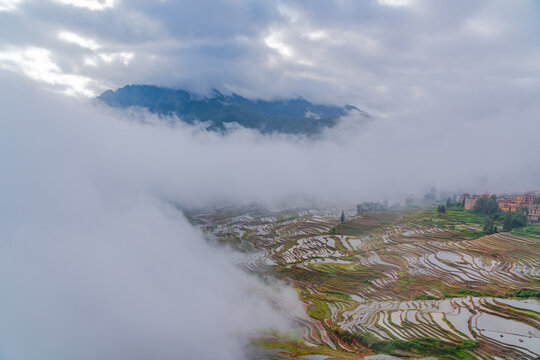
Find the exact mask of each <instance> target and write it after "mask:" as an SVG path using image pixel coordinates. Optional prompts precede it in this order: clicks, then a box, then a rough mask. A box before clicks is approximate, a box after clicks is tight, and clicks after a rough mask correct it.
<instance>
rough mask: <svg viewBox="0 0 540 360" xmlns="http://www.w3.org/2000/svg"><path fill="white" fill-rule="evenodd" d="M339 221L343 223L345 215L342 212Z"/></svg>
mask: <svg viewBox="0 0 540 360" xmlns="http://www.w3.org/2000/svg"><path fill="white" fill-rule="evenodd" d="M339 219H340V220H341V222H345V213H344V212H343V211H342V212H341V217H340V218H339Z"/></svg>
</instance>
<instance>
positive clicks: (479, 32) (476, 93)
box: [0, 0, 540, 360]
mask: <svg viewBox="0 0 540 360" xmlns="http://www.w3.org/2000/svg"><path fill="white" fill-rule="evenodd" d="M539 34H540V3H539V2H538V1H532V0H531V1H525V0H523V1H521V0H520V1H516V0H507V1H498V0H486V1H474V0H463V1H447V0H445V1H442V0H441V1H432V0H430V1H422V0H366V1H358V0H350V1H349V0H336V1H322V0H321V1H316V0H309V1H308V0H306V1H296V0H290V1H283V2H280V1H274V0H264V1H242V0H222V1H172V0H161V1H148V0H133V1H127V0H101V1H99V0H0V173H1V174H2V176H0V290H1V291H2V296H0V308H1V309H2V311H0V357H2V358H6V359H8V360H34V359H45V360H48V359H55V360H59V359H98V358H99V359H115V360H118V359H134V358H145V359H146V358H148V359H150V358H152V359H169V358H178V354H179V353H183V354H187V355H190V356H186V358H201V359H216V358H224V359H238V358H241V357H242V345H243V342H242V341H241V340H240V338H241V337H242V336H241V335H243V334H253V333H254V332H256V331H257V330H259V329H267V328H269V327H273V328H285V329H287V328H288V327H287V325H288V324H287V323H286V321H285V320H284V319H282V318H281V317H280V316H279V314H278V313H277V312H276V310H275V309H274V308H273V307H272V306H271V304H272V305H275V304H280V303H282V304H281V305H280V306H282V307H283V308H291V307H294V306H297V305H298V303H297V302H296V301H295V296H294V293H293V292H291V291H290V290H287V289H281V290H280V291H276V289H275V288H273V287H271V288H268V286H265V285H262V284H261V283H260V282H259V281H258V280H256V279H254V278H253V277H250V276H247V275H246V274H245V273H244V272H242V271H241V270H239V269H238V268H237V267H235V266H234V265H232V263H233V261H232V260H231V258H230V255H227V254H224V252H223V249H219V250H216V249H214V248H211V247H208V246H207V245H206V243H205V241H204V240H203V236H202V234H201V233H200V232H198V231H197V230H196V229H194V228H193V227H192V226H191V225H190V224H189V223H188V222H187V221H186V220H185V219H184V217H183V215H182V213H181V212H180V211H178V210H177V209H176V208H173V207H171V205H170V204H171V203H174V204H177V205H180V206H181V207H183V208H185V207H200V206H212V205H215V204H216V203H224V202H226V203H233V204H234V203H241V204H246V203H251V202H253V201H257V202H259V203H262V204H267V205H271V206H287V205H308V204H312V203H314V202H315V203H317V202H320V203H321V204H331V205H333V206H337V205H339V206H343V207H344V208H347V207H349V208H353V207H354V205H355V204H356V203H358V202H361V201H367V200H383V199H385V198H387V199H389V200H390V201H391V202H393V201H399V200H403V199H404V198H405V197H407V196H410V195H420V196H421V195H423V194H424V193H425V192H426V191H427V190H428V189H429V188H430V187H431V186H436V187H437V188H438V189H440V190H448V191H456V192H460V191H463V192H465V191H466V192H472V193H474V192H483V191H493V192H505V191H524V190H531V189H536V190H538V189H540V160H539V154H540V149H539V146H538V145H539V143H540V141H539V133H540V125H539V119H540V102H539V101H538V99H539V97H540V35H539ZM132 83H145V84H156V85H163V86H170V87H178V88H187V89H191V90H194V91H198V92H205V91H208V90H209V89H210V88H212V87H214V88H218V89H219V90H222V91H234V92H238V93H240V94H242V95H246V96H248V97H262V98H274V97H280V98H283V97H289V96H296V95H302V96H304V97H306V98H308V99H309V100H312V101H315V102H319V103H328V104H339V105H342V104H345V103H349V104H353V105H356V106H358V107H359V108H361V109H363V110H366V111H368V112H369V113H370V114H371V115H372V117H371V119H370V120H369V121H359V120H358V119H356V118H354V117H352V118H345V119H343V121H342V122H341V123H340V124H339V125H338V126H337V127H336V128H334V129H331V130H328V131H326V132H324V133H323V134H322V135H321V137H320V139H317V140H309V139H305V138H302V137H294V136H280V135H262V134H260V133H257V132H256V131H250V130H247V129H239V128H237V129H235V130H232V131H230V132H229V133H227V134H218V133H212V132H206V131H204V130H201V129H196V128H192V127H189V126H187V125H182V124H181V123H177V124H176V126H170V125H169V124H165V123H163V122H160V121H159V120H158V119H157V118H156V117H154V116H151V115H149V114H146V113H141V112H129V113H127V114H126V113H122V112H119V111H115V110H111V109H106V108H105V107H104V106H102V105H99V104H97V103H96V102H95V101H93V97H94V96H95V95H97V94H99V93H100V92H101V91H104V90H106V89H109V88H117V87H120V86H123V85H125V84H132ZM139 120H144V121H139ZM253 289H258V290H257V291H256V293H258V294H260V296H251V295H247V294H253ZM244 295H245V296H244ZM276 297H277V298H279V301H277V299H276ZM265 299H266V300H270V301H265ZM224 324H225V325H224ZM111 325H113V326H111ZM244 340H245V339H244ZM135 355H136V356H135Z"/></svg>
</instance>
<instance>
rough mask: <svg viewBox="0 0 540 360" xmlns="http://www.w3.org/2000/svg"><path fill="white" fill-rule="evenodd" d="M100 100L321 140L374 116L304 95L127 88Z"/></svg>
mask: <svg viewBox="0 0 540 360" xmlns="http://www.w3.org/2000/svg"><path fill="white" fill-rule="evenodd" d="M98 99H99V100H101V101H103V102H104V103H105V104H107V105H109V106H112V107H115V108H128V107H132V106H136V107H142V108H145V109H147V110H148V111H150V112H152V113H155V114H158V115H168V116H170V115H176V116H177V117H178V118H179V119H180V120H181V121H184V122H186V123H189V124H191V123H194V122H196V121H200V122H205V123H208V124H209V125H208V129H209V130H214V131H226V130H227V128H228V127H230V125H231V124H232V123H238V124H240V125H241V126H244V127H246V128H251V129H257V130H259V131H261V132H262V133H273V132H279V133H287V134H305V135H315V134H318V133H320V132H321V131H322V130H324V129H325V128H331V127H334V126H335V125H337V123H338V122H339V120H340V118H341V117H343V116H346V115H349V114H350V113H351V112H358V113H359V114H360V115H362V116H364V117H369V115H368V114H367V113H365V112H363V111H362V110H360V109H358V108H357V107H356V106H352V105H346V106H342V107H340V106H328V105H318V104H313V103H311V102H309V101H308V100H306V99H305V98H303V97H301V96H298V97H297V98H293V99H281V100H261V99H254V100H251V99H247V98H245V97H243V96H241V95H239V94H235V93H233V94H231V95H224V94H223V93H221V92H220V91H219V90H217V89H212V90H211V91H210V93H209V95H207V96H202V95H198V94H195V93H192V92H190V91H186V90H181V89H169V88H162V87H158V86H154V85H126V86H124V87H122V88H119V89H117V90H115V91H113V90H107V91H105V92H103V93H102V94H101V95H100V96H98Z"/></svg>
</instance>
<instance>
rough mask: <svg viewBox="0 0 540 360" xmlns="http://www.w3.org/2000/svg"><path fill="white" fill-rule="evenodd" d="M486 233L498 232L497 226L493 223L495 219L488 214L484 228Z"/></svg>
mask: <svg viewBox="0 0 540 360" xmlns="http://www.w3.org/2000/svg"><path fill="white" fill-rule="evenodd" d="M482 230H483V231H484V234H486V235H490V234H493V233H496V232H497V227H496V226H494V225H493V219H492V218H490V217H489V216H486V218H485V219H484V227H483V228H482Z"/></svg>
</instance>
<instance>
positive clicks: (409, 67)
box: [0, 0, 540, 116]
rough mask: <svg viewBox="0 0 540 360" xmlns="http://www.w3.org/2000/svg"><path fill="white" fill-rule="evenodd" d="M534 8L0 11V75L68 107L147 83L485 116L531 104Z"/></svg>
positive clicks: (403, 0) (385, 2)
mask: <svg viewBox="0 0 540 360" xmlns="http://www.w3.org/2000/svg"><path fill="white" fill-rule="evenodd" d="M539 7H540V4H539V3H538V2H537V1H534V0H530V1H527V0H520V1H509V0H502V1H501V0H494V1H493V0H490V1H487V0H473V1H451V2H448V1H423V0H366V1H353V0H350V1H349V0H339V1H298V0H292V1H275V0H268V1H250V0H245V1H243V0H207V1H171V0H160V1H143V0H129V1H128V0H1V1H0V34H1V35H0V68H2V69H9V70H12V71H16V72H18V73H21V74H24V75H25V76H28V77H30V78H32V79H34V80H36V81H38V82H40V83H41V85H43V86H47V87H49V88H54V89H56V90H59V91H63V92H65V93H68V94H72V95H77V96H93V95H96V94H99V93H100V92H101V91H103V90H105V89H109V88H117V87H120V86H123V85H125V84H129V83H149V84H157V85H166V86H171V87H182V88H188V89H193V90H197V91H205V90H207V89H209V88H211V87H215V88H218V89H221V90H230V91H236V92H239V93H241V94H245V95H249V96H254V97H286V96H290V95H303V96H304V97H307V98H309V99H311V100H314V101H319V102H325V103H338V104H340V103H353V104H355V105H357V106H359V107H361V108H365V109H367V110H370V111H371V112H377V113H380V114H389V113H394V112H400V113H402V112H403V111H407V110H411V109H414V108H416V107H418V106H419V104H425V103H426V102H433V101H441V99H442V98H451V99H452V100H447V101H446V103H447V104H448V105H450V106H451V105H455V106H460V107H464V106H467V107H468V108H466V109H462V110H463V111H465V112H467V113H469V114H475V115H478V116H481V115H489V114H490V111H497V110H499V107H503V108H504V107H511V106H519V107H523V106H527V105H528V102H532V101H534V99H535V98H536V95H537V94H538V90H539V78H538V74H539V71H540V61H539V57H540V37H539V36H538V35H537V34H538V33H539V32H540V9H539ZM471 97H472V98H474V101H466V100H470V99H471ZM462 101H463V102H465V101H466V104H463V103H462ZM422 106H425V105H422ZM490 109H491V110H490ZM472 112H474V113H472Z"/></svg>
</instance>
